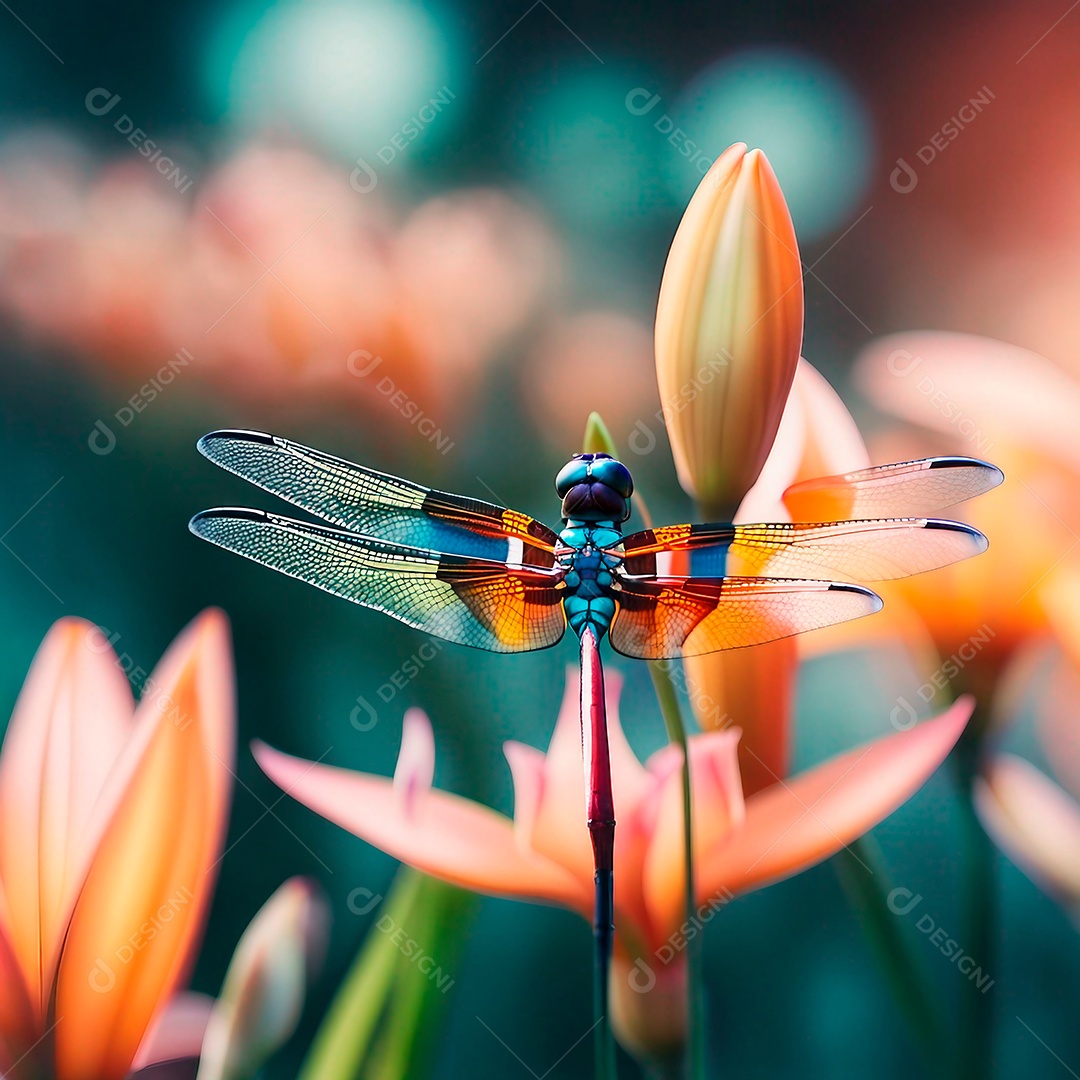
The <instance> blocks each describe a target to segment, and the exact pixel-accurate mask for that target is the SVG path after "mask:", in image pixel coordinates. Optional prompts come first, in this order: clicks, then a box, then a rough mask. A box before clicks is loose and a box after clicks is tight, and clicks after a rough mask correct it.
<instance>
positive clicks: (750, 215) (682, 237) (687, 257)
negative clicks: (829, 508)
mask: <svg viewBox="0 0 1080 1080" xmlns="http://www.w3.org/2000/svg"><path fill="white" fill-rule="evenodd" d="M802 325H803V289H802V266H801V263H800V261H799V251H798V246H797V244H796V240H795V230H794V227H793V226H792V223H791V216H790V214H789V213H788V208H787V204H786V203H785V202H784V196H783V194H782V192H781V191H780V185H779V184H778V183H777V180H776V176H775V174H774V173H773V171H772V168H771V166H770V165H769V162H768V160H767V159H766V157H765V155H764V154H763V153H762V152H761V151H760V150H751V151H750V152H749V153H748V152H747V150H746V146H745V145H744V144H742V143H736V144H735V145H734V146H732V147H729V148H728V149H727V150H726V151H725V152H724V153H723V154H722V155H721V156H720V157H719V158H718V159H717V160H716V161H715V162H714V163H713V166H712V168H711V169H709V171H708V173H706V174H705V177H704V178H703V179H702V181H701V184H700V185H699V186H698V189H697V191H696V192H695V193H694V197H693V198H692V199H691V200H690V205H689V206H688V207H687V208H686V213H685V214H683V218H682V221H681V223H680V224H679V228H678V231H677V232H676V233H675V239H674V240H673V241H672V244H671V250H670V252H669V253H668V259H667V264H666V266H665V267H664V278H663V281H662V282H661V285H660V299H659V302H658V303H657V308H656V373H657V381H658V382H659V386H660V398H661V401H662V403H663V407H664V415H665V420H666V422H667V428H668V435H669V438H670V440H671V447H672V452H673V454H674V457H675V465H676V468H677V469H678V472H679V482H680V483H681V484H682V486H683V487H684V488H685V489H686V491H687V492H688V493H689V494H691V495H692V496H694V498H696V499H697V501H698V503H699V504H700V505H701V507H702V508H703V509H704V510H705V511H706V512H707V515H708V516H709V517H710V518H717V517H718V518H728V519H730V518H731V516H732V515H733V514H734V512H735V509H736V507H738V505H739V503H740V501H741V500H742V497H743V496H744V495H745V494H746V492H747V491H748V490H749V489H750V487H751V486H752V485H753V483H754V481H755V480H756V479H757V476H758V473H759V472H760V471H761V467H762V465H763V464H764V463H765V459H766V457H767V456H768V454H769V450H770V448H771V447H772V444H773V439H774V438H775V436H776V430H777V428H778V427H779V424H780V416H781V414H782V413H783V411H784V403H785V402H786V401H787V397H788V392H789V391H790V389H791V383H792V380H793V379H794V377H795V368H796V365H797V364H798V362H799V347H800V345H801V343H802Z"/></svg>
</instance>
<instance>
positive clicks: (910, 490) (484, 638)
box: [190, 430, 1004, 1001]
mask: <svg viewBox="0 0 1080 1080" xmlns="http://www.w3.org/2000/svg"><path fill="white" fill-rule="evenodd" d="M198 448H199V450H200V451H201V452H202V453H203V454H204V455H205V456H206V457H207V458H209V459H210V461H212V462H214V463H215V464H217V465H219V466H221V467H222V468H224V469H226V470H228V471H229V472H232V473H235V474H236V475H238V476H240V477H242V478H244V479H245V480H247V481H250V482H251V483H253V484H255V485H257V486H258V487H260V488H262V489H264V490H265V491H267V492H270V493H271V494H273V495H275V496H278V497H279V498H281V499H283V500H285V501H286V502H288V503H291V504H292V505H294V506H296V507H298V508H299V509H301V510H303V511H305V512H306V513H308V514H310V515H312V516H313V517H314V518H317V519H318V520H317V521H304V520H299V519H296V518H292V517H286V516H282V515H281V514H278V513H274V512H271V511H264V510H257V509H249V508H218V509H213V510H204V511H203V512H202V513H199V514H197V515H196V516H195V517H194V518H192V520H191V525H190V528H191V531H192V532H193V533H195V535H196V536H200V537H202V538H203V539H204V540H208V541H210V542H211V543H213V544H217V545H218V546H220V547H223V548H226V549H227V550H229V551H232V552H235V553H237V554H239V555H243V556H245V557H246V558H248V559H251V560H253V561H254V562H257V563H260V564H262V565H263V566H268V567H271V568H272V569H274V570H277V571H280V572H281V573H283V574H287V575H289V576H291V577H294V578H298V579H299V580H301V581H305V582H307V583H308V584H311V585H315V586H317V587H318V588H320V589H323V590H325V591H326V592H329V593H332V594H334V595H335V596H340V597H344V598H345V599H347V600H351V601H353V602H354V603H357V604H361V605H363V606H365V607H369V608H374V609H375V610H377V611H381V612H384V613H386V614H387V615H391V616H393V617H394V618H396V619H399V620H400V621H401V622H403V623H406V624H408V625H409V626H413V627H415V628H416V629H418V630H421V631H423V632H425V633H427V634H431V635H434V636H437V637H440V638H445V639H446V640H448V641H452V642H457V643H458V644H461V645H468V646H472V647H474V648H478V649H486V650H489V651H492V652H499V653H519V652H529V651H532V650H537V649H546V648H550V647H552V646H554V645H556V644H557V643H558V642H559V641H560V640H561V639H562V637H563V635H564V633H565V632H566V629H567V627H569V628H570V630H571V631H572V632H573V634H574V635H575V636H576V637H577V638H578V643H579V650H580V663H581V720H582V746H583V756H584V768H585V779H586V821H587V824H588V829H589V834H590V837H591V840H592V846H593V853H594V857H595V866H596V910H595V920H594V930H595V933H596V940H597V949H598V954H599V965H598V967H599V970H601V971H602V972H605V973H606V971H607V969H608V961H609V960H610V956H611V949H612V944H613V937H614V914H615V913H614V904H613V852H614V843H615V810H614V803H613V800H612V794H611V769H610V759H609V753H608V735H607V718H606V714H605V703H604V689H603V670H602V664H601V658H600V644H601V642H602V641H603V640H604V639H605V638H607V640H608V641H609V642H610V645H611V647H612V648H613V649H614V650H615V651H616V652H618V653H621V654H623V655H624V656H628V657H634V658H639V659H656V660H661V659H664V660H666V659H674V658H678V657H683V656H689V655H697V654H702V653H709V652H714V651H717V650H721V649H734V648H742V647H746V646H751V645H757V644H761V643H764V642H767V641H772V640H775V639H778V638H782V637H787V636H790V635H793V634H800V633H803V632H805V631H809V630H814V629H817V628H820V627H825V626H829V625H833V624H836V623H841V622H844V621H847V620H850V619H856V618H859V617H861V616H865V615H870V614H873V613H874V612H876V611H878V610H879V609H880V608H881V606H882V602H881V599H880V598H879V597H878V595H877V594H876V593H874V592H873V591H871V590H870V589H869V588H867V587H866V586H865V585H863V584H861V582H864V581H881V580H888V579H891V578H899V577H903V576H906V575H909V574H916V573H921V572H923V571H927V570H933V569H936V568H938V567H941V566H945V565H947V564H949V563H952V562H956V561H957V560H960V559H965V558H968V557H969V556H973V555H977V554H979V553H980V552H982V551H984V550H985V549H986V547H987V540H986V537H985V536H983V534H982V533H980V532H979V531H978V530H977V529H974V528H972V527H970V526H969V525H965V524H963V523H961V522H957V521H950V520H942V519H939V518H934V517H929V516H926V515H929V514H933V513H937V512H939V511H941V510H944V509H946V508H948V507H950V506H953V505H954V504H956V503H959V502H962V501H964V500H966V499H969V498H972V497H974V496H976V495H979V494H982V493H983V492H985V491H988V490H990V489H991V488H993V487H995V486H996V485H997V484H999V483H1001V481H1002V480H1003V479H1004V476H1003V474H1002V473H1001V471H1000V470H999V469H997V468H996V466H994V465H991V464H989V463H987V462H984V461H980V460H978V459H975V458H966V457H934V458H925V459H921V460H918V461H909V462H901V463H897V464H891V465H884V466H879V467H876V468H869V469H864V470H861V471H858V472H853V473H849V474H846V475H842V476H832V477H825V478H823V479H819V480H811V481H806V482H804V483H801V484H797V485H795V486H794V487H792V488H789V489H788V492H787V493H786V496H785V499H786V502H787V504H788V505H789V506H791V507H793V508H795V510H796V511H797V510H798V509H799V508H809V507H810V505H811V503H812V504H813V506H814V507H815V508H817V507H821V506H828V507H830V508H835V510H836V512H837V516H838V517H840V518H842V519H843V520H837V521H834V522H827V523H820V522H808V523H798V522H796V523H761V524H739V525H735V524H732V523H731V522H720V523H713V524H707V523H706V524H682V525H668V526H663V527H659V528H649V529H645V530H643V531H639V532H634V533H632V534H630V535H624V533H623V527H624V524H625V523H626V521H627V520H628V519H629V517H630V513H631V500H632V497H633V493H634V481H633V478H632V476H631V474H630V471H629V469H627V468H626V466H625V465H624V464H623V463H621V462H620V461H618V460H617V459H615V458H614V457H612V456H610V455H608V454H604V453H586V454H575V455H573V457H572V458H571V459H570V460H569V461H568V462H567V463H566V464H565V465H564V466H563V467H562V469H561V470H560V471H559V473H558V475H557V476H556V478H555V490H556V493H557V495H558V496H559V498H560V499H561V500H562V506H561V512H562V527H561V529H560V530H559V531H558V532H556V531H555V530H554V529H552V528H550V527H549V526H547V525H545V524H543V523H542V522H540V521H537V520H536V519H535V518H532V517H530V516H529V515H528V514H524V513H522V512H521V511H518V510H512V509H507V508H506V507H503V506H499V505H496V504H494V503H490V502H486V501H483V500H480V499H474V498H470V497H467V496H463V495H455V494H452V493H449V492H445V491H438V490H435V489H432V488H428V487H424V486H422V485H421V484H417V483H414V482H412V481H410V480H403V479H400V478H398V477H396V476H391V475H388V474H386V473H382V472H378V471H376V470H375V469H370V468H367V467H365V466H363V465H355V464H353V463H351V462H349V461H345V460H343V459H341V458H338V457H334V456H332V455H330V454H327V453H324V452H322V451H320V450H316V449H313V448H311V447H309V446H303V445H301V444H300V443H296V442H292V441H290V440H288V439H285V438H281V437H279V436H276V435H269V434H265V433H262V432H256V431H241V430H229V431H214V432H211V433H210V434H208V435H205V436H204V437H203V438H202V439H200V441H199V443H198ZM603 977H606V975H605V976H603ZM600 1000H602V1001H606V993H604V994H603V997H601V999H600Z"/></svg>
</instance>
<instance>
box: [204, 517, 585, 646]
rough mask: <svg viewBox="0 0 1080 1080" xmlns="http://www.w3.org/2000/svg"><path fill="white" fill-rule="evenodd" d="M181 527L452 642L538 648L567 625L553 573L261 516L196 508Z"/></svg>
mask: <svg viewBox="0 0 1080 1080" xmlns="http://www.w3.org/2000/svg"><path fill="white" fill-rule="evenodd" d="M190 528H191V531H192V532H193V533H195V535H196V536H201V537H202V538H203V539H204V540H209V541H210V542H211V543H213V544H217V545H218V546H219V547H223V548H226V549H227V550H229V551H234V552H236V553H237V554H238V555H243V556H245V557H246V558H248V559H251V560H253V561H254V562H257V563H261V564H262V565H263V566H269V567H271V568H272V569H274V570H278V571H280V572H281V573H283V574H288V575H289V576H290V577H294V578H299V580H301V581H306V582H307V583H308V584H310V585H315V586H317V587H318V588H320V589H323V590H325V591H326V592H329V593H333V594H334V595H335V596H342V597H344V598H345V599H346V600H352V601H353V602H354V603H357V604H363V605H364V606H365V607H370V608H374V609H375V610H377V611H382V612H385V613H386V614H387V615H393V616H394V618H395V619H400V620H401V621H402V622H403V623H407V624H408V625H409V626H414V627H416V628H417V629H418V630H423V631H425V632H426V633H428V634H434V635H435V636H436V637H441V638H446V640H447V641H455V642H458V643H459V644H461V645H472V646H473V647H474V648H477V649H488V650H490V651H492V652H527V651H529V650H532V649H546V648H547V647H548V646H549V645H554V644H555V643H556V642H557V641H558V640H559V639H560V638H561V637H562V635H563V630H564V629H565V627H566V619H565V616H564V615H563V608H562V599H561V597H560V594H559V592H558V590H557V589H556V585H557V584H558V583H559V581H560V580H561V578H562V574H561V572H558V571H545V570H539V569H532V568H528V567H508V566H505V565H503V564H501V563H498V562H490V561H488V560H486V559H475V558H470V557H468V556H462V555H440V554H437V553H435V552H430V551H422V550H420V549H419V548H412V547H407V546H405V545H402V544H393V543H389V542H387V541H382V540H374V539H371V538H370V537H365V536H360V535H358V534H356V533H350V532H345V531H343V530H340V529H332V528H328V527H327V526H324V525H313V524H309V523H307V522H304V521H295V520H293V519H292V518H287V517H279V516H278V515H276V514H267V513H263V511H261V510H246V509H218V510H205V511H203V512H202V513H201V514H197V515H196V516H195V517H194V518H192V520H191V526H190Z"/></svg>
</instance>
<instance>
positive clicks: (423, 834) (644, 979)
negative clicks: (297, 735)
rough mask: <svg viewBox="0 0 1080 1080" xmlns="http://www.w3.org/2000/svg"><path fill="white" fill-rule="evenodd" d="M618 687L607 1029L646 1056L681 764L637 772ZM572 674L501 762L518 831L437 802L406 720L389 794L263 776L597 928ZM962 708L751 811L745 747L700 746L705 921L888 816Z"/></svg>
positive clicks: (729, 741)
mask: <svg viewBox="0 0 1080 1080" xmlns="http://www.w3.org/2000/svg"><path fill="white" fill-rule="evenodd" d="M620 687H621V680H620V678H619V677H618V675H617V674H609V675H608V680H607V696H608V722H609V726H610V732H611V767H612V781H613V786H614V795H615V807H616V815H617V817H618V822H619V826H618V827H619V843H618V844H617V845H616V855H615V907H616V920H615V921H616V935H617V948H616V961H615V965H616V970H615V972H614V977H613V980H612V1001H611V1008H612V1019H613V1023H614V1025H615V1027H616V1032H617V1034H618V1036H619V1038H620V1040H621V1041H622V1042H623V1044H624V1045H625V1046H627V1047H628V1048H629V1049H631V1050H633V1051H635V1052H639V1053H645V1052H651V1053H655V1052H657V1051H658V1050H662V1049H663V1048H665V1047H666V1048H669V1049H670V1048H671V1047H674V1046H677V1045H678V1044H679V1043H680V1042H681V1041H682V1038H683V1032H684V1025H685V1014H684V1002H685V983H684V980H685V965H684V963H683V953H682V948H683V947H684V946H685V936H686V933H687V931H688V929H689V928H688V927H686V926H684V925H683V920H684V915H683V880H684V873H685V870H684V865H683V858H682V839H681V833H682V827H683V825H682V821H683V818H682V804H681V782H680V768H681V755H680V751H679V750H678V748H677V747H675V746H668V747H665V748H664V749H663V750H661V751H659V752H658V753H656V754H654V755H653V756H652V757H651V758H649V760H648V761H647V762H646V763H645V764H642V763H641V762H639V761H638V759H637V757H636V756H635V755H634V753H633V751H632V750H631V748H630V745H629V743H628V742H627V740H626V736H625V735H624V733H623V729H622V726H621V724H620V722H619V713H618V698H619V690H620ZM577 699H578V686H577V677H576V675H575V674H573V672H571V674H570V675H569V677H568V679H567V686H566V693H565V696H564V698H563V703H562V708H561V710H560V712H559V718H558V721H557V722H556V725H555V732H554V734H553V736H552V739H551V743H550V745H549V747H548V750H547V753H546V754H545V753H543V752H542V751H540V750H537V749H535V748H534V747H531V746H526V745H523V744H521V743H518V742H508V743H507V744H506V746H505V752H506V756H507V760H508V761H509V763H510V769H511V772H512V773H513V778H514V793H515V794H514V802H515V809H514V817H513V818H512V819H511V818H509V817H506V816H505V815H503V814H500V813H497V812H496V811H494V810H492V809H489V808H488V807H486V806H481V805H479V804H478V803H475V802H471V801H469V800H467V799H464V798H461V797H460V796H458V795H454V794H452V793H450V792H444V791H436V790H433V789H432V787H431V783H432V777H433V775H434V764H435V747H434V739H433V736H432V731H431V725H430V723H429V721H428V719H427V716H426V715H425V714H424V713H423V712H422V711H421V710H419V709H410V710H409V711H408V712H407V713H406V716H405V724H404V729H403V733H402V745H401V752H400V756H399V758H398V765H397V770H396V772H395V775H394V778H393V779H392V780H391V779H389V778H387V777H382V776H373V775H368V774H365V773H359V772H352V771H350V770H347V769H341V768H334V767H332V766H328V765H318V764H314V763H311V762H308V761H304V760H301V759H299V758H295V757H290V756H289V755H287V754H283V753H280V752H279V751H277V750H274V749H272V748H270V747H269V746H266V745H265V744H262V743H256V744H255V745H254V747H253V752H254V754H255V757H256V759H257V760H258V762H259V764H260V765H261V767H262V768H263V770H264V772H266V774H267V775H268V776H269V777H270V779H271V780H273V781H274V783H276V784H277V785H278V786H279V787H281V788H282V789H283V790H285V791H287V792H288V793H289V794H290V795H292V797H293V798H295V799H298V800H299V801H300V802H302V803H304V805H305V806H308V807H310V808H311V809H313V810H315V811H316V812H317V813H319V814H322V815H323V816H324V817H326V818H328V819H329V820H330V821H333V822H335V823H336V824H338V825H340V826H342V827H343V828H345V829H348V830H349V831H350V832H352V833H354V834H356V835H357V836H359V837H361V838H362V839H364V840H366V841H367V842H368V843H370V844H373V845H374V846H375V847H378V848H380V849H382V850H383V851H386V852H388V853H389V854H391V855H393V856H394V857H395V858H397V859H399V860H401V861H402V862H404V863H407V864H409V865H410V866H414V867H416V868H417V869H419V870H422V871H424V872H425V873H428V874H431V875H433V876H434V877H438V878H441V879H443V880H445V881H449V882H452V883H454V884H456V885H460V886H463V887H465V888H469V889H473V890H476V891H477V892H483V893H490V894H494V895H499V896H511V897H517V898H520V899H528V900H535V901H546V902H550V903H555V904H559V905H562V906H564V907H568V908H571V909H572V910H574V911H577V912H579V913H580V914H581V915H583V916H584V917H585V918H587V919H591V917H592V895H593V882H592V876H593V863H592V854H591V849H590V846H589V837H588V831H587V829H586V827H585V822H584V820H583V817H582V814H581V806H582V803H583V801H584V778H583V774H582V769H581V732H580V728H579V718H578V700H577ZM971 708H972V703H971V701H970V699H962V700H961V701H959V702H957V704H956V705H954V706H953V707H952V708H951V709H949V710H948V711H947V712H945V713H943V714H942V715H940V716H938V717H937V718H936V719H933V720H929V721H926V722H925V723H922V724H920V725H918V726H917V727H914V728H912V729H911V730H909V731H904V732H900V733H897V734H892V735H888V736H886V737H884V738H881V739H878V740H877V741H875V742H872V743H869V744H868V745H866V746H863V747H859V748H858V749H855V750H852V751H849V752H848V753H846V754H842V755H840V756H838V757H836V758H833V759H831V760H829V761H827V762H824V763H823V764H821V765H819V766H817V767H815V768H813V769H810V770H808V771H807V772H804V773H802V774H801V775H799V776H796V777H794V778H792V779H791V780H789V781H782V782H778V783H774V784H773V785H771V786H768V787H765V788H764V789H762V790H760V791H757V792H756V793H754V794H752V795H751V796H749V797H748V798H744V795H743V788H742V783H741V780H740V775H739V766H738V756H737V748H738V742H739V735H740V733H739V731H738V729H735V728H728V729H727V730H724V731H712V732H707V733H705V734H702V735H697V736H693V737H692V738H691V740H690V753H691V770H692V773H693V781H694V783H693V792H694V799H695V808H694V822H695V828H696V830H697V832H696V835H695V838H694V839H695V846H696V858H697V867H696V876H697V882H696V885H697V893H698V903H699V905H700V907H699V913H700V916H701V919H702V920H703V921H707V920H708V918H710V917H711V913H712V912H713V911H715V909H716V907H717V906H719V905H720V904H722V903H724V902H726V901H727V900H729V899H730V898H731V897H732V896H733V895H735V894H738V893H742V892H746V891H748V890H751V889H755V888H759V887H761V886H763V885H768V884H771V883H772V882H775V881H779V880H781V879H783V878H786V877H789V876H791V875H793V874H796V873H798V872H800V871H801V870H805V869H807V868H808V867H810V866H813V865H815V864H816V863H818V862H821V861H822V860H823V859H825V858H828V857H829V856H830V855H832V854H834V853H835V852H837V851H839V850H840V849H841V848H842V847H844V845H846V844H848V843H850V842H851V841H852V840H854V839H855V838H856V837H858V836H860V835H862V833H864V832H866V831H867V830H868V829H870V828H872V827H873V826H874V825H876V824H877V823H878V822H879V821H881V820H882V818H884V817H886V816H887V815H888V814H890V813H892V811H893V810H895V809H896V808H897V807H898V806H899V805H900V804H901V803H903V802H904V801H905V800H907V799H908V798H909V797H910V796H911V795H912V794H913V793H914V792H915V791H917V790H918V788H919V787H920V786H921V785H922V784H923V783H924V782H925V781H926V780H927V778H928V777H929V776H930V775H931V773H933V771H934V770H935V769H936V768H937V767H938V765H940V764H941V762H942V761H943V760H944V759H945V757H946V755H947V754H948V753H949V750H950V749H951V748H952V746H953V744H954V743H955V742H956V740H957V738H959V736H960V733H961V731H962V730H963V728H964V725H965V724H966V723H967V719H968V717H969V715H970V713H971Z"/></svg>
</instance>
